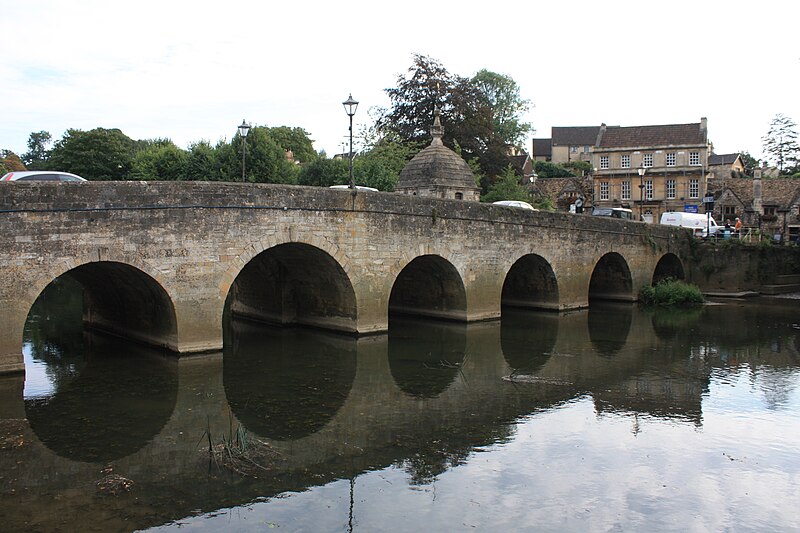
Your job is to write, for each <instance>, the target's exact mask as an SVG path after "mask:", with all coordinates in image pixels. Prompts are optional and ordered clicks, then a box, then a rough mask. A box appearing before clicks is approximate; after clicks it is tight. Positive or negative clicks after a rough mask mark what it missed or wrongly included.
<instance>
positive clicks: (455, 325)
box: [389, 318, 467, 398]
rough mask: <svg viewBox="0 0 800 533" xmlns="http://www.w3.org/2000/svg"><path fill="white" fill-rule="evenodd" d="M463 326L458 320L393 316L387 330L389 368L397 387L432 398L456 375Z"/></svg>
mask: <svg viewBox="0 0 800 533" xmlns="http://www.w3.org/2000/svg"><path fill="white" fill-rule="evenodd" d="M466 330H467V326H466V325H465V324H463V323H459V322H447V321H442V320H420V319H413V318H395V319H393V321H392V327H391V329H390V330H389V368H390V369H391V372H392V377H393V378H394V381H395V383H397V386H398V387H400V389H401V390H402V391H403V392H405V393H406V394H408V395H409V396H412V397H414V398H435V397H436V396H438V395H439V394H441V393H442V392H444V391H445V390H447V388H448V387H449V386H450V384H451V383H452V382H453V381H454V380H455V379H456V377H457V376H458V375H459V372H460V369H461V366H462V364H463V363H464V357H465V355H466V352H465V349H466Z"/></svg>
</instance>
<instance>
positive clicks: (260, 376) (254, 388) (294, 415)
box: [224, 320, 356, 440]
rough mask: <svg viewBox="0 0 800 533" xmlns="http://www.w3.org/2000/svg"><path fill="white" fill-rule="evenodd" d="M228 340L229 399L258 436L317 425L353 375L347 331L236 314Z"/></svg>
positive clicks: (302, 432)
mask: <svg viewBox="0 0 800 533" xmlns="http://www.w3.org/2000/svg"><path fill="white" fill-rule="evenodd" d="M226 346H227V348H226V350H225V354H224V384H225V394H226V396H227V398H228V403H229V405H230V407H231V410H232V411H233V413H234V414H235V415H236V417H237V418H238V419H239V421H240V422H242V423H243V424H244V425H245V426H246V427H247V429H248V430H250V431H252V432H254V433H256V434H258V435H260V436H262V437H268V438H272V439H277V440H296V439H299V438H302V437H306V436H308V435H311V434H313V433H315V432H317V431H319V430H320V429H321V428H322V427H324V426H325V425H326V424H327V423H328V421H329V420H330V419H331V418H333V416H334V415H336V413H337V411H339V409H340V408H341V406H342V405H343V404H344V403H345V401H346V400H347V396H348V394H349V393H350V388H351V387H352V386H353V379H354V378H355V375H356V341H355V339H354V338H352V337H349V336H345V335H338V334H334V333H328V332H322V331H316V330H310V329H301V328H278V327H270V326H264V325H260V324H255V323H252V322H247V321H243V320H234V321H232V323H231V332H230V342H229V343H227V344H226Z"/></svg>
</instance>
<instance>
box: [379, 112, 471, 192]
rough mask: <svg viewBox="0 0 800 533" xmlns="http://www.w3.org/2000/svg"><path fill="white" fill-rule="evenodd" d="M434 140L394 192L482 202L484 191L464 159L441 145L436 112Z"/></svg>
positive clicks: (404, 172) (408, 166)
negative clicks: (482, 191)
mask: <svg viewBox="0 0 800 533" xmlns="http://www.w3.org/2000/svg"><path fill="white" fill-rule="evenodd" d="M431 136H432V137H433V140H432V141H431V144H430V146H428V147H427V148H425V149H423V150H422V151H420V152H419V153H418V154H417V155H415V156H414V157H413V158H412V159H411V161H409V162H408V163H407V164H406V166H405V167H404V168H403V170H401V171H400V177H399V179H398V181H397V185H396V186H395V188H394V190H395V192H398V193H402V194H411V195H417V196H427V197H431V198H450V199H455V200H471V201H475V202H478V201H480V199H481V190H480V188H479V187H478V186H477V185H476V183H475V175H474V174H473V173H472V169H471V168H469V165H468V164H467V162H466V161H464V159H462V158H461V156H459V155H458V154H457V153H455V152H454V151H452V150H451V149H449V148H448V147H446V146H445V145H444V143H442V137H443V136H444V128H443V127H442V123H441V120H440V119H439V110H438V109H437V110H436V112H435V117H434V120H433V127H432V128H431Z"/></svg>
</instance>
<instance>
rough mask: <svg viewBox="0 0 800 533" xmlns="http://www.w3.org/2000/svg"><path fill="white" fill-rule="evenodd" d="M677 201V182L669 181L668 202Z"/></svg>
mask: <svg viewBox="0 0 800 533" xmlns="http://www.w3.org/2000/svg"><path fill="white" fill-rule="evenodd" d="M673 199H675V180H667V200H673Z"/></svg>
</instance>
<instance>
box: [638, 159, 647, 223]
mask: <svg viewBox="0 0 800 533" xmlns="http://www.w3.org/2000/svg"><path fill="white" fill-rule="evenodd" d="M638 172H639V220H644V173H645V172H647V167H645V166H644V164H642V165H640V166H639V169H638Z"/></svg>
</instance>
